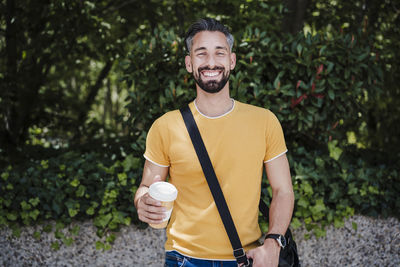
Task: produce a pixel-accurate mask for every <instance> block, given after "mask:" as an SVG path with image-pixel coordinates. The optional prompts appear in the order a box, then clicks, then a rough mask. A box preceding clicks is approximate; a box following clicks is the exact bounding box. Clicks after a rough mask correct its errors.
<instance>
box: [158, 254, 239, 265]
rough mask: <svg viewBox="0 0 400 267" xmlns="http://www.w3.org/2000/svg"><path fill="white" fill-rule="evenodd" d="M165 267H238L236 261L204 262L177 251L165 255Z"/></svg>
mask: <svg viewBox="0 0 400 267" xmlns="http://www.w3.org/2000/svg"><path fill="white" fill-rule="evenodd" d="M165 267H237V263H236V261H234V260H232V261H227V260H225V261H221V260H202V259H195V258H190V257H187V256H183V255H182V254H180V253H178V252H176V251H168V252H166V253H165Z"/></svg>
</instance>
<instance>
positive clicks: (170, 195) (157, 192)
mask: <svg viewBox="0 0 400 267" xmlns="http://www.w3.org/2000/svg"><path fill="white" fill-rule="evenodd" d="M149 195H150V196H151V197H152V198H154V199H157V200H159V201H174V200H175V199H176V197H177V196H178V190H177V189H176V187H175V186H174V185H173V184H170V183H167V182H156V183H154V184H152V185H150V187H149Z"/></svg>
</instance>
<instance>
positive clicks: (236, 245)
mask: <svg viewBox="0 0 400 267" xmlns="http://www.w3.org/2000/svg"><path fill="white" fill-rule="evenodd" d="M180 112H181V114H182V117H183V120H184V122H185V125H186V128H187V130H188V132H189V135H190V139H191V140H192V143H193V146H194V149H195V151H196V154H197V157H198V159H199V161H200V165H201V168H202V169H203V173H204V176H205V177H206V180H207V183H208V186H209V187H210V190H211V194H212V196H213V198H214V201H215V204H216V206H217V209H218V212H219V214H220V217H221V220H222V222H223V224H224V227H225V230H226V232H227V234H228V237H229V240H230V242H231V245H232V248H233V255H234V256H235V258H236V261H237V262H238V263H239V264H241V263H245V265H243V266H251V265H249V264H250V263H249V260H248V259H247V257H246V253H245V251H244V249H243V246H242V243H241V242H240V239H239V235H238V233H237V231H236V227H235V224H234V222H233V220H232V216H231V213H230V212H229V208H228V205H227V204H226V201H225V198H224V194H223V192H222V190H221V186H220V185H219V182H218V179H217V176H216V174H215V172H214V168H213V166H212V163H211V160H210V157H209V156H208V153H207V149H206V147H205V145H204V142H203V139H202V138H201V135H200V132H199V129H198V128H197V124H196V122H195V120H194V117H193V114H192V112H191V111H190V108H189V106H185V107H183V108H181V109H180Z"/></svg>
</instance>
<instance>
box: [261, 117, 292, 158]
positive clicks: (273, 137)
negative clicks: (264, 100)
mask: <svg viewBox="0 0 400 267" xmlns="http://www.w3.org/2000/svg"><path fill="white" fill-rule="evenodd" d="M268 113H269V114H268V119H267V127H266V151H265V157H264V162H268V161H271V160H274V159H276V158H277V157H279V156H281V155H283V154H285V153H286V152H287V148H286V143H285V137H284V135H283V130H282V126H281V124H280V122H279V120H278V118H277V117H276V116H275V114H273V113H272V112H271V111H268Z"/></svg>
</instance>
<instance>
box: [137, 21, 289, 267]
mask: <svg viewBox="0 0 400 267" xmlns="http://www.w3.org/2000/svg"><path fill="white" fill-rule="evenodd" d="M233 43H234V40H233V37H232V35H231V34H230V33H229V31H228V29H227V28H226V27H225V26H224V25H222V24H221V23H220V22H218V21H216V20H214V19H209V18H207V19H202V20H199V21H197V22H196V23H194V24H193V25H192V26H191V27H190V28H189V30H188V32H187V34H186V38H185V44H186V48H187V51H188V55H187V56H186V57H185V65H186V69H187V71H188V72H190V73H192V75H193V78H194V80H195V81H196V92H197V96H196V99H195V100H194V101H193V102H191V103H190V104H189V107H190V109H191V111H192V113H193V116H194V118H195V121H196V123H197V125H198V127H199V131H200V133H201V135H202V138H203V141H204V143H205V146H206V148H207V151H208V154H209V156H210V159H211V162H212V164H213V167H214V170H215V173H216V175H217V177H218V180H219V183H220V185H221V188H222V191H223V193H224V196H225V199H226V201H227V204H228V207H229V210H230V212H231V215H232V218H233V221H234V222H235V226H236V228H237V231H238V234H239V237H240V240H241V243H242V244H243V247H244V249H245V251H246V253H247V256H248V257H249V258H252V259H253V266H255V267H258V266H274V267H275V266H277V265H278V259H279V252H280V249H281V244H280V242H277V240H275V239H273V238H268V239H266V240H265V241H264V244H263V245H261V246H260V245H259V244H258V243H257V240H258V239H259V238H260V236H261V231H260V228H259V225H258V203H259V199H260V192H261V180H262V171H263V170H262V169H263V168H265V170H266V173H267V177H268V180H269V182H270V185H271V189H272V193H273V197H272V201H271V206H270V220H269V230H268V233H269V234H273V235H272V237H274V236H275V237H276V236H279V237H281V236H282V235H284V233H285V232H286V229H287V227H288V226H289V223H290V219H291V216H292V212H293V203H294V194H293V189H292V182H291V177H290V171H289V164H288V161H287V158H286V152H287V149H286V145H285V140H284V135H283V131H282V128H281V125H280V123H279V121H278V120H277V118H276V116H275V115H274V114H273V113H272V112H271V111H269V110H267V109H264V108H260V107H255V106H252V105H248V104H245V103H241V102H238V101H236V100H234V99H232V98H231V97H230V94H229V76H230V72H231V71H232V70H233V69H234V68H235V65H236V55H235V54H234V53H233V52H232V47H233ZM144 157H145V159H146V161H145V165H144V170H143V177H142V182H141V184H140V186H139V188H138V190H137V192H136V195H135V206H136V209H137V212H138V216H139V219H140V220H142V221H143V222H146V223H149V224H159V223H161V222H162V221H163V216H164V215H163V214H164V208H163V207H162V206H161V203H159V202H158V201H156V200H154V199H153V198H151V197H150V196H149V194H148V187H149V186H150V185H151V184H152V183H154V182H156V181H160V180H166V178H167V176H168V175H169V182H170V183H172V184H174V185H175V186H176V188H177V189H178V192H179V193H178V197H177V199H176V201H175V204H174V209H173V211H172V214H171V219H170V221H169V224H168V226H167V230H166V231H167V241H166V243H165V250H166V262H165V266H237V262H236V259H235V258H234V256H233V253H232V247H231V245H230V242H229V238H228V236H227V233H226V232H225V228H224V226H223V223H222V221H221V218H220V216H219V213H218V210H217V208H216V206H215V202H214V199H213V197H212V195H211V192H210V189H209V187H208V184H207V181H206V179H205V177H204V174H203V172H202V169H201V165H200V163H199V161H198V159H197V155H196V153H195V150H194V148H193V145H192V142H191V140H190V137H189V134H188V132H187V130H186V127H185V124H184V121H183V119H182V116H181V114H180V112H179V111H178V110H175V111H171V112H168V113H166V114H164V115H163V116H162V117H160V118H158V119H157V120H156V121H155V122H154V123H153V125H152V127H151V129H150V130H149V133H148V136H147V141H146V151H145V153H144Z"/></svg>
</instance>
